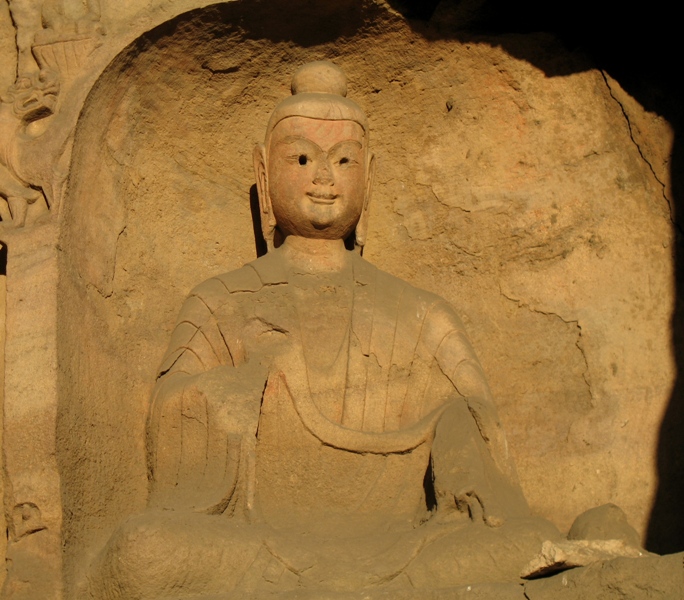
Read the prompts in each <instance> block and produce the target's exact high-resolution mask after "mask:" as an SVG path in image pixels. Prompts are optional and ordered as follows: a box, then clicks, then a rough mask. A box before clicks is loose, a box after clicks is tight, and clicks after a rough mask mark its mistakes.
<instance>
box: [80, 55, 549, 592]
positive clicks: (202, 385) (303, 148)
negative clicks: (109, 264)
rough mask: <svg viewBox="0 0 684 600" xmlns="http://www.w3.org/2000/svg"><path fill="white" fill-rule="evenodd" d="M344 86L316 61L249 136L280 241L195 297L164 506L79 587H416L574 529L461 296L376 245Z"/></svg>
mask: <svg viewBox="0 0 684 600" xmlns="http://www.w3.org/2000/svg"><path fill="white" fill-rule="evenodd" d="M346 87H347V86H346V78H345V75H344V73H343V72H342V71H341V70H340V69H339V68H338V67H336V66H335V65H333V64H331V63H328V62H314V63H309V64H307V65H305V66H303V67H302V68H300V70H299V71H297V73H296V74H295V75H294V79H293V82H292V96H291V97H288V98H287V99H285V100H283V101H282V102H281V103H280V104H278V106H277V107H276V108H275V110H274V112H273V114H272V116H271V118H270V121H269V123H268V127H267V130H266V137H265V142H264V144H260V145H259V146H258V147H257V148H256V149H255V152H254V165H255V174H256V182H257V189H258V195H259V207H260V214H261V224H262V228H263V234H264V238H265V239H266V241H267V246H268V252H267V253H266V254H265V255H264V256H262V257H260V258H258V259H257V260H255V261H253V262H251V263H249V264H247V265H245V266H244V267H242V268H241V269H238V270H236V271H233V272H230V273H226V274H224V275H220V276H217V277H213V278H212V279H209V280H208V281H205V282H204V283H202V284H200V285H199V286H198V287H196V288H195V289H194V290H193V291H192V292H191V293H190V295H189V296H188V298H187V299H186V301H185V304H184V305H183V307H182V309H181V312H180V316H179V317H178V323H177V325H176V328H175V330H174V332H173V335H172V338H171V342H170V345H169V348H168V351H167V353H166V355H165V357H164V359H163V362H162V365H161V367H160V369H159V373H158V378H157V383H156V387H155V389H154V392H153V396H152V400H151V405H150V411H149V419H148V431H147V449H148V461H149V462H148V465H149V482H150V493H149V503H148V509H147V510H146V512H145V513H143V514H141V515H137V516H134V517H131V518H129V519H128V520H127V521H126V522H125V523H123V524H122V525H121V526H120V527H119V529H118V530H117V531H116V532H115V533H114V535H113V536H112V538H111V539H110V540H109V542H108V544H107V545H106V547H105V548H104V549H103V550H102V552H101V553H100V555H99V556H98V558H97V559H96V561H95V563H94V564H93V566H92V568H91V571H90V576H89V581H88V584H87V585H88V590H87V591H86V592H85V593H84V597H88V598H98V599H114V598H125V599H126V600H133V599H145V600H157V599H170V598H186V597H187V598H243V597H248V596H249V597H261V596H263V597H272V596H273V597H280V596H282V597H290V596H288V594H292V593H295V592H297V593H298V594H306V593H309V592H310V594H311V597H312V598H320V597H322V594H333V595H334V594H341V596H340V597H343V595H344V594H345V593H354V592H358V591H360V590H363V591H364V592H368V593H369V594H372V593H374V590H376V591H378V593H386V592H387V593H389V592H388V591H389V590H397V591H398V590H404V592H402V593H409V594H410V593H415V594H416V596H415V597H416V598H420V597H425V596H424V594H425V592H426V591H427V590H436V589H449V588H452V587H455V586H458V585H462V584H469V583H477V582H482V581H517V578H518V576H519V573H520V570H521V568H522V567H523V566H524V565H525V564H526V563H527V562H528V561H529V560H530V559H531V558H532V557H533V556H534V555H535V554H536V553H537V552H538V551H539V549H540V548H541V545H542V543H543V542H544V541H545V540H554V539H557V538H558V537H559V535H560V534H559V533H558V531H557V530H556V528H555V527H554V526H553V525H552V524H550V523H549V522H547V521H545V520H543V519H540V518H536V517H533V516H532V515H531V514H530V511H529V508H528V505H527V503H526V501H525V498H524V496H523V494H522V491H521V489H520V486H519V484H518V481H517V477H516V473H515V469H514V466H513V464H512V461H511V458H510V456H509V453H508V448H507V445H506V439H505V436H504V432H503V430H502V427H501V424H500V422H499V420H498V417H497V412H496V408H495V405H494V402H493V400H492V395H491V392H490V390H489V387H488V385H487V381H486V379H485V376H484V373H483V370H482V368H481V366H480V363H479V361H478V359H477V357H476V355H475V352H474V351H473V348H472V346H471V344H470V342H469V341H468V337H467V335H466V332H465V330H464V327H463V325H462V323H461V321H460V319H459V318H458V316H457V315H456V313H455V312H454V310H453V309H452V308H451V306H449V304H448V303H447V302H446V301H445V300H443V299H442V298H440V297H438V296H436V295H434V294H432V293H430V292H427V291H424V290H420V289H418V288H415V287H413V286H412V285H410V284H409V283H407V282H405V281H402V280H400V279H397V278H396V277H393V276H392V275H389V274H388V273H385V272H383V271H381V270H379V269H377V268H376V267H374V266H373V265H371V264H369V263H368V262H367V261H366V260H364V259H363V258H362V255H361V254H362V253H361V251H362V249H363V246H364V243H365V240H366V231H367V227H368V217H369V203H370V192H371V184H372V181H373V172H374V157H373V155H372V154H371V152H370V149H369V142H368V137H369V132H368V124H367V121H366V116H365V114H364V112H363V110H362V109H361V108H360V107H359V106H358V105H357V104H356V103H355V102H353V101H352V100H350V99H348V98H347V97H346ZM250 595H251V596H250ZM297 597H300V596H299V595H297ZM326 597H327V596H326ZM335 597H338V596H335ZM368 597H373V596H372V595H369V596H368ZM402 597H403V596H402Z"/></svg>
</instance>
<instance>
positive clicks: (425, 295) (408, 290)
mask: <svg viewBox="0 0 684 600" xmlns="http://www.w3.org/2000/svg"><path fill="white" fill-rule="evenodd" d="M354 272H355V274H356V275H355V276H356V279H357V282H358V283H360V284H361V285H364V284H366V283H372V284H374V285H375V286H377V288H378V289H382V290H385V291H386V292H387V293H388V294H389V295H391V296H394V295H401V296H405V297H406V299H407V300H409V299H410V300H413V301H415V302H420V303H423V304H426V305H429V306H435V307H441V306H442V305H443V306H444V307H445V308H450V304H449V303H448V302H447V301H446V300H445V299H444V298H442V297H441V296H439V295H438V294H435V293H434V292H430V291H428V290H425V289H422V288H419V287H417V286H415V285H413V284H411V283H409V282H408V281H406V280H404V279H401V278H399V277H396V276H395V275H392V274H391V273H388V272H387V271H383V270H382V269H380V268H378V267H376V266H375V265H373V264H372V263H370V262H368V261H367V260H365V259H363V258H361V257H358V258H356V259H355V264H354Z"/></svg>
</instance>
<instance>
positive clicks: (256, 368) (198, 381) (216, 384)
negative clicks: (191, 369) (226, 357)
mask: <svg viewBox="0 0 684 600" xmlns="http://www.w3.org/2000/svg"><path fill="white" fill-rule="evenodd" d="M267 377H268V370H267V369H266V368H265V367H264V366H262V365H261V364H260V363H259V362H258V361H250V362H247V363H244V364H242V365H240V366H238V367H232V366H220V367H215V368H213V369H210V370H209V371H206V372H204V373H201V374H199V375H195V376H193V377H192V379H191V380H190V381H188V382H187V383H186V385H185V390H184V396H185V397H186V399H188V400H189V399H190V398H188V397H193V396H194V397H195V398H197V399H198V400H200V399H201V404H203V405H204V406H206V414H207V416H208V417H209V418H210V419H211V420H212V421H213V423H214V424H215V425H216V426H218V427H219V428H220V429H222V430H224V431H225V432H226V433H236V434H244V433H248V432H249V433H252V430H254V431H253V433H256V425H257V422H258V418H259V410H260V407H261V399H262V396H263V393H264V388H265V386H266V379H267Z"/></svg>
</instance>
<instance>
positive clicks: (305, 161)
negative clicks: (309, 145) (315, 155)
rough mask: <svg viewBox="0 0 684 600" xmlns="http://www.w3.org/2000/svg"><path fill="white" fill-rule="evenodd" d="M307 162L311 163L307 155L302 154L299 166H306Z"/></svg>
mask: <svg viewBox="0 0 684 600" xmlns="http://www.w3.org/2000/svg"><path fill="white" fill-rule="evenodd" d="M307 162H309V159H308V158H307V156H306V154H300V155H299V164H300V165H305V164H306V163H307Z"/></svg>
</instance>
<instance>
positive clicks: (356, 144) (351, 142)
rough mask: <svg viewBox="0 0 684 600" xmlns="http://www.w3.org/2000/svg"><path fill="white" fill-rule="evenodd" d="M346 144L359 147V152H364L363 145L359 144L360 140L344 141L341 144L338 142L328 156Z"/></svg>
mask: <svg viewBox="0 0 684 600" xmlns="http://www.w3.org/2000/svg"><path fill="white" fill-rule="evenodd" d="M346 144H353V145H354V146H356V147H357V149H358V150H363V144H362V143H361V142H359V141H358V140H342V141H341V142H337V144H335V145H334V146H333V147H332V148H330V150H328V154H330V153H331V152H334V151H335V150H337V149H338V148H339V147H341V146H345V145H346Z"/></svg>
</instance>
